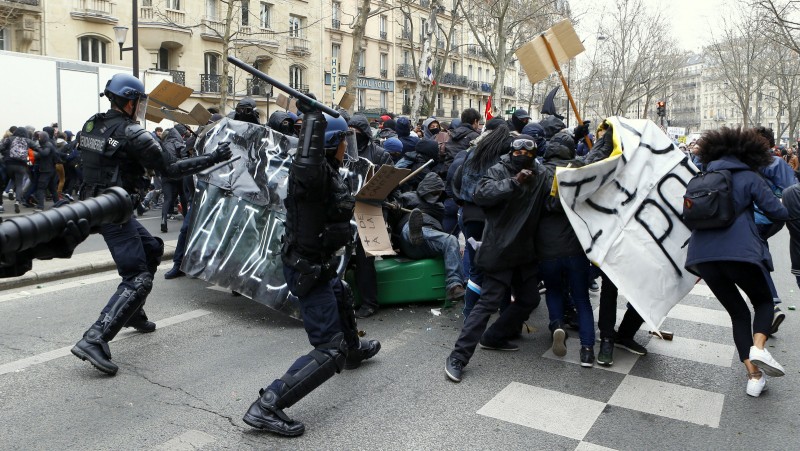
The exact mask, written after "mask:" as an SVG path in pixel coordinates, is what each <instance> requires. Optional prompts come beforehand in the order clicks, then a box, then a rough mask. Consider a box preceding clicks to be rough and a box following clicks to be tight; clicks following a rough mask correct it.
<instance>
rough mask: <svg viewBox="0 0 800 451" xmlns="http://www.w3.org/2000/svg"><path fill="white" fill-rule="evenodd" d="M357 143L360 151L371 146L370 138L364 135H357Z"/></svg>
mask: <svg viewBox="0 0 800 451" xmlns="http://www.w3.org/2000/svg"><path fill="white" fill-rule="evenodd" d="M356 143H357V144H358V148H359V149H363V148H365V147H367V145H368V144H369V136H367V135H365V134H363V133H356Z"/></svg>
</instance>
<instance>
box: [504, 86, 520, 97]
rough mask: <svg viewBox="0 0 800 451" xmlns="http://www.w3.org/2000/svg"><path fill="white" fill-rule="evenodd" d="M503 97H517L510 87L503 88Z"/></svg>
mask: <svg viewBox="0 0 800 451" xmlns="http://www.w3.org/2000/svg"><path fill="white" fill-rule="evenodd" d="M503 95H504V96H511V97H514V96H515V95H517V90H516V89H514V88H512V87H510V86H504V87H503Z"/></svg>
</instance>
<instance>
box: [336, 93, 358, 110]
mask: <svg viewBox="0 0 800 451" xmlns="http://www.w3.org/2000/svg"><path fill="white" fill-rule="evenodd" d="M339 92H340V93H341V94H339V103H338V105H339V106H340V107H342V108H344V109H345V110H349V109H350V108H351V107H352V106H353V104H354V103H355V101H356V96H354V95H353V94H350V93H349V92H347V91H345V90H344V89H342V90H341V91H339Z"/></svg>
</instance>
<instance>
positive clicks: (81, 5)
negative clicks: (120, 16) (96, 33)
mask: <svg viewBox="0 0 800 451" xmlns="http://www.w3.org/2000/svg"><path fill="white" fill-rule="evenodd" d="M73 1H74V3H73V7H72V11H71V12H70V16H72V18H74V19H81V20H86V21H88V22H97V23H117V22H118V20H117V18H116V17H114V4H115V2H113V1H111V0H73Z"/></svg>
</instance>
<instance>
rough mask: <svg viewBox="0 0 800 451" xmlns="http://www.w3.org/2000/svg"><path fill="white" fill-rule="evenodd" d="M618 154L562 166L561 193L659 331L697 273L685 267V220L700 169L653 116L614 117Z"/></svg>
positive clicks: (589, 240) (615, 277) (595, 254)
mask: <svg viewBox="0 0 800 451" xmlns="http://www.w3.org/2000/svg"><path fill="white" fill-rule="evenodd" d="M607 121H608V122H609V123H611V124H612V126H613V130H614V152H613V153H612V155H611V157H609V158H607V159H605V160H603V161H599V162H597V163H594V164H591V165H588V166H585V167H583V168H578V169H566V168H559V169H558V192H559V195H560V197H561V204H562V205H563V207H564V210H565V211H566V212H567V216H568V217H569V220H570V223H571V224H572V227H573V228H574V229H575V233H576V234H577V235H578V239H579V240H580V242H581V244H582V245H583V247H584V250H585V251H586V255H587V256H588V257H589V259H590V260H592V261H593V262H594V263H595V264H597V265H598V266H599V267H600V268H601V269H602V270H603V272H605V274H606V275H607V276H608V277H609V278H610V279H611V280H612V281H613V282H614V284H616V285H617V287H618V288H619V293H620V294H621V295H623V296H625V298H626V299H627V300H628V302H630V303H631V304H632V305H633V306H634V308H636V310H637V311H638V312H639V314H641V315H642V318H644V320H645V322H647V324H648V325H649V326H650V327H652V328H653V329H654V330H657V329H658V327H659V326H660V325H661V323H662V322H663V321H664V318H666V316H667V313H668V312H669V311H670V310H671V309H672V307H673V306H674V305H675V304H677V303H678V302H679V301H680V300H681V299H683V298H684V297H685V296H686V295H687V294H688V293H689V291H691V289H692V287H693V286H694V284H695V282H696V281H697V278H696V277H695V276H693V275H692V274H691V273H689V272H688V271H686V270H685V269H684V268H683V265H684V263H685V262H686V244H687V242H688V240H689V236H690V232H689V229H687V228H686V226H685V225H683V222H682V221H681V211H682V208H683V207H682V205H683V194H684V193H685V192H686V184H687V183H688V181H689V179H691V178H692V175H693V174H694V173H695V172H696V171H697V168H696V167H695V166H694V165H693V164H692V163H691V162H690V161H688V160H687V159H686V157H685V155H684V154H683V152H681V151H680V150H679V149H677V148H676V147H674V146H673V144H672V141H671V140H670V139H669V138H668V137H667V136H666V135H665V134H664V132H663V131H662V130H661V129H660V128H659V127H658V126H657V125H656V124H655V123H653V122H651V121H649V120H631V119H625V118H621V117H612V118H609V119H607Z"/></svg>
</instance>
